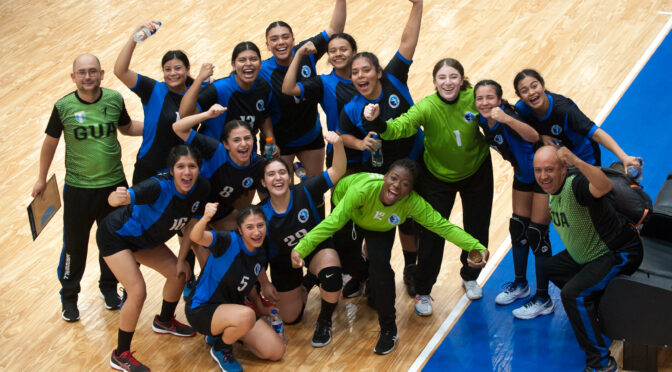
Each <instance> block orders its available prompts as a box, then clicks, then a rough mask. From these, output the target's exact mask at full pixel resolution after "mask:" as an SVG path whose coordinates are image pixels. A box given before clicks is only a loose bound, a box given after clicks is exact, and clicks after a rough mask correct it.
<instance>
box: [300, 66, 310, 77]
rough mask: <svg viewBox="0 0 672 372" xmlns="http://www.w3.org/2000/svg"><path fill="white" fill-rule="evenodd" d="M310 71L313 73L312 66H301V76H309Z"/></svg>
mask: <svg viewBox="0 0 672 372" xmlns="http://www.w3.org/2000/svg"><path fill="white" fill-rule="evenodd" d="M310 73H311V70H310V67H308V66H307V65H303V67H301V76H303V77H304V78H309V77H310Z"/></svg>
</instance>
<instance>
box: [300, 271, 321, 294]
mask: <svg viewBox="0 0 672 372" xmlns="http://www.w3.org/2000/svg"><path fill="white" fill-rule="evenodd" d="M301 284H302V285H303V286H304V287H305V288H306V292H308V293H310V290H311V289H313V287H314V286H316V285H319V284H320V280H319V279H317V276H315V274H313V273H311V272H310V271H309V272H307V273H306V275H305V276H304V277H303V280H302V281H301Z"/></svg>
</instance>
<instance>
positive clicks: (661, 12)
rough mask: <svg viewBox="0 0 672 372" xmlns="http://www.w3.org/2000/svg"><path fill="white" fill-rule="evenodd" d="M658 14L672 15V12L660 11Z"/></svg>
mask: <svg viewBox="0 0 672 372" xmlns="http://www.w3.org/2000/svg"><path fill="white" fill-rule="evenodd" d="M658 14H665V15H672V12H664V11H662V10H661V11H659V12H658Z"/></svg>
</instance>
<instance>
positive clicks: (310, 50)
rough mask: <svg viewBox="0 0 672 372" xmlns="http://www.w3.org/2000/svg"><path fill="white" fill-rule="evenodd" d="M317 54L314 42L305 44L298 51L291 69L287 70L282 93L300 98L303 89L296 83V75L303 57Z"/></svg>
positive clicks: (290, 65) (290, 66)
mask: <svg viewBox="0 0 672 372" xmlns="http://www.w3.org/2000/svg"><path fill="white" fill-rule="evenodd" d="M315 53H317V48H315V44H313V42H312V41H309V42H307V43H305V44H303V45H302V46H301V48H299V50H297V51H296V55H295V56H294V58H293V59H292V63H290V64H289V68H287V73H286V74H285V80H283V81H282V93H284V94H286V95H288V96H294V97H299V96H300V95H301V88H299V85H298V84H297V83H296V74H297V73H298V71H299V65H300V64H301V57H303V56H307V55H309V54H315Z"/></svg>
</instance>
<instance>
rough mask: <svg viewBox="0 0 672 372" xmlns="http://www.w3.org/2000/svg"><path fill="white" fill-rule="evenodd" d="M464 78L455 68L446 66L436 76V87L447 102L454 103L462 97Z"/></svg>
mask: <svg viewBox="0 0 672 372" xmlns="http://www.w3.org/2000/svg"><path fill="white" fill-rule="evenodd" d="M463 79H464V78H463V76H462V74H460V72H459V71H457V69H455V68H454V67H451V66H448V65H444V66H443V67H441V68H440V69H439V70H438V71H437V72H436V74H435V75H434V87H436V91H437V92H438V93H439V95H440V96H441V97H442V98H443V99H445V100H446V101H454V100H456V99H457V97H458V96H459V95H460V88H461V87H462V81H463Z"/></svg>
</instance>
